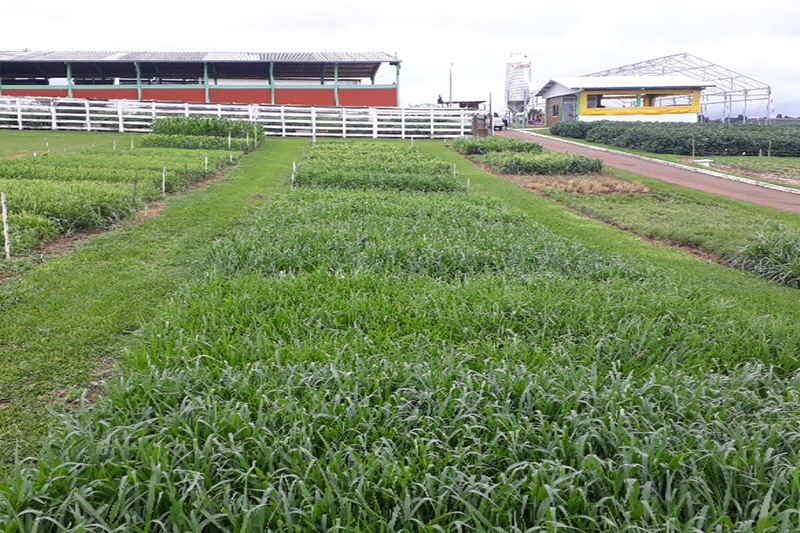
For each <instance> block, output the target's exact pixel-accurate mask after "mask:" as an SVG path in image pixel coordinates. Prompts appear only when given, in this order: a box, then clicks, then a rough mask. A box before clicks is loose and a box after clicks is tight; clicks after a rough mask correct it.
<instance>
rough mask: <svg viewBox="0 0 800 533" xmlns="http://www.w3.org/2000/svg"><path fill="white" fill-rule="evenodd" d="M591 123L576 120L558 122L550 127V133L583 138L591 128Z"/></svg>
mask: <svg viewBox="0 0 800 533" xmlns="http://www.w3.org/2000/svg"><path fill="white" fill-rule="evenodd" d="M593 124H594V123H593V122H578V121H576V120H569V121H564V122H558V123H556V124H555V125H554V126H553V127H552V128H550V133H552V134H553V135H558V136H559V137H570V138H572V139H585V138H586V133H587V132H588V131H589V130H590V129H591V128H592V126H593Z"/></svg>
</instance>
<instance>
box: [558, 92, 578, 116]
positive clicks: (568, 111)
mask: <svg viewBox="0 0 800 533" xmlns="http://www.w3.org/2000/svg"><path fill="white" fill-rule="evenodd" d="M561 107H562V111H561V120H577V118H578V116H577V115H578V97H577V96H576V95H574V94H571V95H569V96H565V97H563V98H562V100H561Z"/></svg>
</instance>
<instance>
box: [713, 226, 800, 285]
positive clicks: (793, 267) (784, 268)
mask: <svg viewBox="0 0 800 533" xmlns="http://www.w3.org/2000/svg"><path fill="white" fill-rule="evenodd" d="M726 260H727V262H728V263H729V264H730V265H732V266H734V267H737V268H742V269H744V270H749V271H751V272H755V273H756V274H758V275H759V276H761V277H764V278H767V279H770V280H773V281H777V282H780V283H785V284H786V285H789V286H790V287H794V288H795V289H800V234H798V233H797V232H795V231H790V230H784V231H779V232H772V233H763V232H762V233H759V234H757V235H756V242H754V243H752V244H749V245H747V246H745V247H743V248H742V249H741V250H739V251H738V252H736V253H734V254H731V255H729V256H728V257H727V259H726Z"/></svg>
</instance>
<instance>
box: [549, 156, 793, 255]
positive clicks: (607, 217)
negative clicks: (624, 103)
mask: <svg viewBox="0 0 800 533" xmlns="http://www.w3.org/2000/svg"><path fill="white" fill-rule="evenodd" d="M613 173H614V174H615V175H617V176H618V177H619V178H621V179H625V180H627V181H630V182H632V183H639V184H641V185H643V186H645V187H647V188H648V189H649V190H650V191H651V192H650V193H649V194H629V193H614V194H599V195H598V194H581V193H572V192H564V191H559V190H555V189H549V190H547V191H544V193H543V194H545V195H546V196H547V197H549V198H552V199H555V200H558V201H559V202H561V203H563V204H565V205H568V206H570V207H572V208H574V209H577V210H578V211H580V212H582V213H586V214H589V215H591V216H593V217H595V218H598V219H600V220H604V221H606V222H610V223H614V224H616V225H618V226H620V227H624V228H626V229H628V230H630V231H633V232H635V233H637V234H639V235H642V236H645V237H647V238H650V239H655V240H659V241H663V242H666V243H670V244H673V245H678V246H683V247H688V248H693V249H697V250H698V251H700V252H703V253H707V254H710V255H711V256H713V257H714V258H716V259H718V260H723V259H724V258H725V257H726V256H727V255H729V254H732V253H734V252H736V251H738V250H739V249H741V248H743V247H745V246H747V245H749V244H755V243H756V242H757V235H758V234H761V233H768V234H769V233H774V232H776V231H778V230H779V229H780V228H784V229H787V230H788V229H791V230H794V231H798V230H800V217H799V216H798V215H797V214H794V213H788V212H784V211H780V210H775V209H768V208H765V207H762V206H756V205H754V204H750V203H748V202H743V201H739V200H734V199H730V198H725V197H722V196H718V195H713V194H708V193H704V192H702V191H692V190H688V189H684V188H681V187H677V186H672V185H669V184H666V183H663V182H659V181H658V180H653V179H647V178H643V177H641V176H635V175H632V174H630V173H628V172H624V171H619V170H614V171H613Z"/></svg>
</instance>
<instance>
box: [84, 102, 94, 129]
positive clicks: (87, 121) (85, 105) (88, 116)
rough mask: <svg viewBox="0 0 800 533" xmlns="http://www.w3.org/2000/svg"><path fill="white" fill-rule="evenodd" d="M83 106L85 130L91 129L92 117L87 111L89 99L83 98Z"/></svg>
mask: <svg viewBox="0 0 800 533" xmlns="http://www.w3.org/2000/svg"><path fill="white" fill-rule="evenodd" d="M83 107H84V109H85V110H86V131H92V118H91V114H90V113H89V100H84V102H83Z"/></svg>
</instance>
